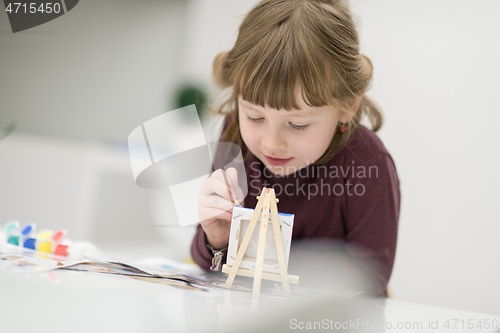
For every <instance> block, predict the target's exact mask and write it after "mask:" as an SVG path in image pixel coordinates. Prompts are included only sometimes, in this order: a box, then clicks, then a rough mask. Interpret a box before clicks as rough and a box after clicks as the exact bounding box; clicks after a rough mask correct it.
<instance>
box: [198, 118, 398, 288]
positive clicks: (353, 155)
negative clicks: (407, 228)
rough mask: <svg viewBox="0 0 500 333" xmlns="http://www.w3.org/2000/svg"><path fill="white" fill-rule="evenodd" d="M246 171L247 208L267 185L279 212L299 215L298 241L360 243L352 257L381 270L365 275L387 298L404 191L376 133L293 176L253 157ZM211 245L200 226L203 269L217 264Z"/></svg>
mask: <svg viewBox="0 0 500 333" xmlns="http://www.w3.org/2000/svg"><path fill="white" fill-rule="evenodd" d="M245 168H246V173H247V180H248V195H247V197H246V198H245V201H244V204H245V207H248V208H255V205H256V204H257V199H256V196H257V195H259V194H260V191H261V190H262V187H264V186H265V187H274V188H275V191H276V196H277V197H278V198H279V199H280V202H279V204H278V210H279V211H280V212H283V213H289V214H294V215H295V219H294V226H293V234H292V239H293V240H298V239H313V238H327V239H337V240H343V241H344V242H345V243H347V244H351V243H352V244H356V245H358V246H359V248H361V249H362V250H363V251H359V250H357V251H351V255H352V256H354V257H355V258H358V259H360V260H365V261H367V262H376V263H377V266H378V268H377V269H375V268H373V269H371V268H369V269H368V270H367V271H366V275H367V276H368V279H369V280H370V281H371V282H372V283H373V286H374V288H375V290H374V292H375V293H376V294H380V295H383V294H385V289H386V287H387V283H388V281H389V278H390V276H391V272H392V267H393V263H394V256H395V252H396V241H397V230H398V218H399V206H400V192H399V180H398V176H397V174H396V168H395V165H394V162H393V160H392V158H391V156H390V154H389V153H388V151H387V150H386V148H385V147H384V145H383V144H382V142H381V141H380V139H379V138H378V137H377V136H376V135H375V133H374V132H372V131H370V130H369V129H367V128H366V127H363V126H360V127H359V129H358V130H357V131H356V132H355V133H354V134H353V137H352V140H351V141H350V142H349V143H348V145H347V146H346V147H345V148H344V149H342V150H341V151H340V152H339V153H337V155H335V156H334V157H333V158H332V159H331V160H330V161H329V162H327V163H326V164H324V165H321V166H313V165H310V166H308V167H305V168H303V169H301V170H299V171H297V172H296V173H294V174H291V175H288V176H281V177H280V176H275V175H273V174H271V173H270V172H269V171H268V170H267V169H266V170H264V169H265V166H264V164H263V163H262V162H260V160H258V159H257V158H256V157H255V156H253V155H252V156H251V158H250V159H249V160H248V161H245ZM206 244H207V243H206V237H205V233H204V231H203V229H202V228H201V226H198V230H197V232H196V235H195V237H194V239H193V243H192V248H191V251H192V256H193V259H194V261H195V262H196V263H197V264H198V265H200V266H201V267H202V268H204V269H208V268H209V267H210V265H211V260H212V254H211V253H210V251H209V250H208V249H207V247H206ZM293 244H294V243H293V242H292V250H293ZM359 248H358V249H359ZM292 259H293V258H292V255H291V256H290V260H291V261H292ZM366 267H368V266H366ZM291 273H293V272H291Z"/></svg>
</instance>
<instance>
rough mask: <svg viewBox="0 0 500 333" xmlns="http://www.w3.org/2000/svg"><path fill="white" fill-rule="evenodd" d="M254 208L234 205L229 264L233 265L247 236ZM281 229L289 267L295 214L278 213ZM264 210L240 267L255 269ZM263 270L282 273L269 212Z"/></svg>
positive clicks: (228, 255) (228, 254)
mask: <svg viewBox="0 0 500 333" xmlns="http://www.w3.org/2000/svg"><path fill="white" fill-rule="evenodd" d="M254 211H255V210H254V209H250V208H243V207H234V208H233V219H232V220H231V231H230V235H229V247H228V252H227V265H229V266H233V264H234V262H235V260H236V255H237V252H238V249H239V248H240V245H241V242H242V241H243V237H244V236H245V233H246V230H247V228H248V225H249V224H250V220H251V218H252V215H253V213H254ZM278 217H279V221H280V229H281V238H282V240H283V252H284V254H285V262H286V266H287V267H288V258H289V256H290V245H291V242H292V229H293V219H294V215H293V214H284V213H278ZM261 218H262V212H261V213H260V215H259V219H258V220H257V225H256V226H255V229H254V231H253V234H252V238H251V239H250V243H249V244H248V247H247V250H246V251H245V255H244V256H243V260H242V261H241V265H240V268H247V269H250V270H255V262H256V257H257V248H258V243H259V232H260V221H261ZM262 271H264V272H270V273H280V268H279V264H278V255H277V252H276V243H275V238H274V231H273V227H272V221H271V214H269V224H268V228H267V237H266V247H265V257H264V265H263V267H262Z"/></svg>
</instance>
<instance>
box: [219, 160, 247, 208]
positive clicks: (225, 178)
mask: <svg viewBox="0 0 500 333" xmlns="http://www.w3.org/2000/svg"><path fill="white" fill-rule="evenodd" d="M221 170H222V175H223V176H224V181H225V182H226V186H227V192H228V193H229V199H231V196H232V193H234V191H233V190H232V189H231V185H229V178H228V177H227V175H226V170H224V169H221ZM233 204H234V205H235V206H237V207H243V206H242V205H241V204H240V202H239V201H238V199H236V195H235V196H234V200H233Z"/></svg>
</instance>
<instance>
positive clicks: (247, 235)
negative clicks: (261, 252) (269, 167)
mask: <svg viewBox="0 0 500 333" xmlns="http://www.w3.org/2000/svg"><path fill="white" fill-rule="evenodd" d="M263 205H264V198H263V196H262V195H261V196H260V198H259V201H258V202H257V206H255V211H254V212H253V215H252V219H251V220H250V224H249V225H248V229H247V232H246V233H245V237H243V242H242V243H241V246H240V248H239V249H238V254H237V255H236V259H235V261H234V264H233V267H232V268H231V272H230V273H229V276H228V277H227V280H226V285H225V287H226V288H227V289H231V285H232V284H233V281H234V278H235V276H236V272H238V269H239V268H240V265H241V260H242V259H243V256H244V255H245V252H246V250H247V247H248V243H250V239H251V238H252V234H253V231H254V229H255V225H256V224H257V220H258V219H259V215H260V211H261V210H262V206H263Z"/></svg>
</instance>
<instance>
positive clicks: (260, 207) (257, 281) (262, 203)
mask: <svg viewBox="0 0 500 333" xmlns="http://www.w3.org/2000/svg"><path fill="white" fill-rule="evenodd" d="M257 199H258V200H259V201H258V202H257V205H256V206H255V211H254V213H253V215H252V219H251V220H250V224H249V226H248V229H247V231H246V233H245V236H244V237H243V242H242V243H241V246H240V248H239V249H238V251H237V255H236V260H235V261H234V264H233V266H228V265H224V266H223V267H222V272H223V273H229V276H228V278H227V281H226V285H225V287H226V288H227V289H231V285H232V284H233V281H234V278H235V276H236V275H241V276H247V277H253V278H254V281H253V297H259V294H260V285H261V281H262V279H265V280H271V281H278V282H281V283H282V284H283V291H284V293H285V296H286V297H289V296H290V283H291V284H298V282H299V277H298V276H296V275H288V274H287V267H286V261H285V253H284V252H283V240H282V239H281V230H280V221H279V217H278V207H277V205H276V203H277V202H278V199H276V195H275V193H274V189H273V188H266V187H264V188H263V189H262V193H261V195H260V197H257ZM261 211H262V218H261V220H260V230H259V243H258V247H257V258H256V266H255V271H252V270H249V269H245V268H240V264H241V260H242V259H243V256H244V255H245V252H246V250H247V247H248V243H249V242H250V238H251V237H252V234H253V231H254V229H255V226H256V224H257V220H258V219H259V215H260V213H261ZM269 212H271V223H272V225H273V232H274V239H275V243H276V252H277V253H278V265H279V267H280V274H277V273H269V272H262V266H263V264H264V252H265V248H266V236H267V226H268V220H269Z"/></svg>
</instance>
